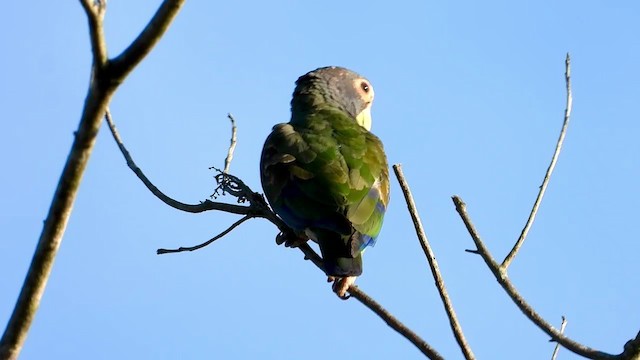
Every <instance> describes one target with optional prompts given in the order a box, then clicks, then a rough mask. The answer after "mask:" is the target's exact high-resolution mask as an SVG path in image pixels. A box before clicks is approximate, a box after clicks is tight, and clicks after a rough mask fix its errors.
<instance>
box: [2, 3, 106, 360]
mask: <svg viewBox="0 0 640 360" xmlns="http://www.w3.org/2000/svg"><path fill="white" fill-rule="evenodd" d="M83 4H84V2H83ZM90 24H91V21H90ZM94 25H95V24H94ZM97 25H99V26H101V23H97ZM94 31H95V30H94ZM97 32H98V33H100V31H97ZM94 54H95V52H94ZM97 61H98V60H94V64H95V63H97ZM94 70H95V69H94ZM112 94H113V91H112V90H110V89H105V88H102V87H100V86H94V81H93V80H92V86H90V87H89V90H88V92H87V97H86V100H85V103H84V108H83V110H82V116H81V118H80V123H79V124H78V129H77V130H76V132H75V138H74V140H73V144H72V145H71V149H70V151H69V155H68V156H67V161H66V163H65V165H64V168H63V170H62V174H61V176H60V179H59V180H58V185H57V186H56V190H55V193H54V195H53V199H52V200H51V205H50V207H49V213H48V214H47V218H46V220H45V221H44V227H43V228H42V232H41V233H40V238H39V239H38V245H37V246H36V250H35V252H34V254H33V258H32V259H31V264H30V265H29V271H28V272H27V275H26V277H25V279H24V283H23V285H22V289H21V290H20V295H18V299H17V301H16V304H15V307H14V308H13V312H12V314H11V317H10V319H9V322H8V323H7V327H6V328H5V331H4V333H3V335H2V338H1V339H0V359H17V358H18V356H19V355H20V351H21V350H22V346H23V345H24V341H25V340H26V338H27V333H28V332H29V328H30V327H31V323H32V322H33V319H34V317H35V314H36V312H37V311H38V307H39V306H40V300H41V298H42V296H43V294H44V290H45V288H46V285H47V281H48V279H49V275H50V274H51V268H52V266H53V261H54V260H55V257H56V254H57V253H58V249H59V248H60V243H61V242H62V237H63V235H64V232H65V230H66V227H67V223H68V221H69V216H70V215H71V210H72V209H73V204H74V202H75V199H76V195H77V193H78V187H79V186H80V182H81V181H82V175H83V174H84V170H85V168H86V166H87V163H88V161H89V157H90V156H91V152H92V151H93V146H94V145H95V141H96V136H97V134H98V130H99V129H100V123H101V120H102V114H104V111H105V109H106V107H107V104H108V103H109V101H110V99H111V96H112Z"/></svg>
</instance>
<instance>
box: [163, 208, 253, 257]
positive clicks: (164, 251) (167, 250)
mask: <svg viewBox="0 0 640 360" xmlns="http://www.w3.org/2000/svg"><path fill="white" fill-rule="evenodd" d="M252 218H253V216H250V215H245V216H243V217H242V218H241V219H240V220H238V221H236V222H234V223H233V224H231V226H229V227H228V228H227V229H226V230H225V231H223V232H221V233H220V234H218V235H216V236H214V237H212V238H211V239H209V240H207V241H205V242H203V243H202V244H199V245H196V246H191V247H179V248H177V249H158V250H157V254H158V255H162V254H170V253H179V252H183V251H194V250H198V249H201V248H203V247H205V246H207V245H209V244H211V243H212V242H214V241H216V240H218V239H220V238H221V237H223V236H225V235H227V234H228V233H230V232H231V231H232V230H233V229H235V228H236V227H238V226H239V225H240V224H242V223H243V222H245V221H247V220H249V219H252Z"/></svg>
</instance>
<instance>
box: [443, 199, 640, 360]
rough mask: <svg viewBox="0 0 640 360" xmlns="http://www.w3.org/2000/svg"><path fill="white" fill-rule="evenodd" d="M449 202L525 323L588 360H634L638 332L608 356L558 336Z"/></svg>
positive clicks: (461, 206) (462, 210) (462, 209)
mask: <svg viewBox="0 0 640 360" xmlns="http://www.w3.org/2000/svg"><path fill="white" fill-rule="evenodd" d="M452 199H453V203H454V204H455V206H456V211H458V214H460V217H461V218H462V221H463V222H464V224H465V226H466V228H467V231H469V234H470V235H471V238H472V239H473V242H474V243H475V244H476V247H477V248H478V254H479V255H480V256H481V257H482V259H483V260H484V262H485V263H486V264H487V266H488V267H489V269H490V270H491V272H492V273H493V275H494V276H495V278H496V280H497V281H498V283H499V284H500V286H502V288H503V289H504V291H505V292H506V293H507V295H509V297H510V298H511V300H513V302H514V303H515V304H516V306H518V308H519V309H520V311H522V313H523V314H525V315H526V316H527V317H528V318H529V320H531V321H532V322H533V323H534V324H536V325H537V326H538V327H539V328H540V329H541V330H542V331H544V332H545V333H547V335H549V336H550V337H551V339H553V340H554V341H557V342H558V343H559V344H560V345H562V346H564V347H565V348H566V349H568V350H570V351H572V352H574V353H576V354H578V355H580V356H584V357H586V358H589V359H598V360H608V359H636V357H635V356H640V355H638V354H640V333H639V334H638V338H636V339H635V340H632V341H629V342H627V345H625V350H624V352H623V353H621V354H619V355H612V354H608V353H605V352H602V351H598V350H595V349H592V348H590V347H588V346H585V345H582V344H580V343H578V342H576V341H574V340H572V339H570V338H568V337H566V336H565V335H564V334H562V333H561V332H560V331H559V330H558V329H556V328H555V327H553V325H551V324H550V323H549V322H547V321H546V320H544V319H543V318H542V316H540V314H538V313H537V312H536V311H535V310H534V309H533V307H531V305H529V303H527V302H526V300H525V299H524V298H523V297H522V295H520V293H519V292H518V291H517V290H516V288H515V286H513V284H512V283H511V281H510V280H509V278H508V276H507V273H506V271H505V270H504V268H502V267H500V265H499V264H498V263H497V262H496V261H495V259H494V258H493V256H492V255H491V253H490V252H489V250H488V249H487V248H486V246H485V245H484V242H483V241H482V239H481V238H480V235H479V234H478V231H477V230H476V228H475V226H474V225H473V223H472V222H471V219H470V218H469V215H468V214H467V206H466V204H465V203H464V202H463V201H462V199H460V197H458V196H453V197H452Z"/></svg>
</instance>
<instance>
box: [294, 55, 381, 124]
mask: <svg viewBox="0 0 640 360" xmlns="http://www.w3.org/2000/svg"><path fill="white" fill-rule="evenodd" d="M373 94H374V93H373V87H372V86H371V83H370V82H369V80H367V79H365V78H364V77H362V76H360V75H358V74H357V73H355V72H353V71H351V70H349V69H345V68H342V67H337V66H329V67H323V68H319V69H316V70H313V71H310V72H308V73H306V74H304V75H302V76H301V77H300V78H298V81H296V89H295V90H294V92H293V98H292V100H291V110H292V112H293V113H294V114H296V112H297V111H305V110H310V109H313V108H315V107H318V106H332V107H336V108H338V109H340V110H342V111H344V112H346V113H348V114H349V115H351V116H352V117H353V119H354V120H355V121H356V122H357V123H358V124H359V125H360V126H362V127H364V128H365V129H367V130H371V104H372V103H373Z"/></svg>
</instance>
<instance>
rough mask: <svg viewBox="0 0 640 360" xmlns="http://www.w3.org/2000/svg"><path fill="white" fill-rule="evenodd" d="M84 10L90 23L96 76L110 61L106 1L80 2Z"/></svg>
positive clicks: (87, 0)
mask: <svg viewBox="0 0 640 360" xmlns="http://www.w3.org/2000/svg"><path fill="white" fill-rule="evenodd" d="M80 4H82V8H83V9H84V11H85V13H86V14H87V20H88V21H89V37H90V39H91V51H92V52H93V66H94V68H95V69H94V75H95V74H96V71H99V70H102V69H104V67H105V66H106V64H107V61H108V60H109V59H108V57H107V43H106V41H105V39H104V26H103V23H104V14H105V12H106V10H107V2H106V0H102V1H100V0H98V1H95V0H80Z"/></svg>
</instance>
